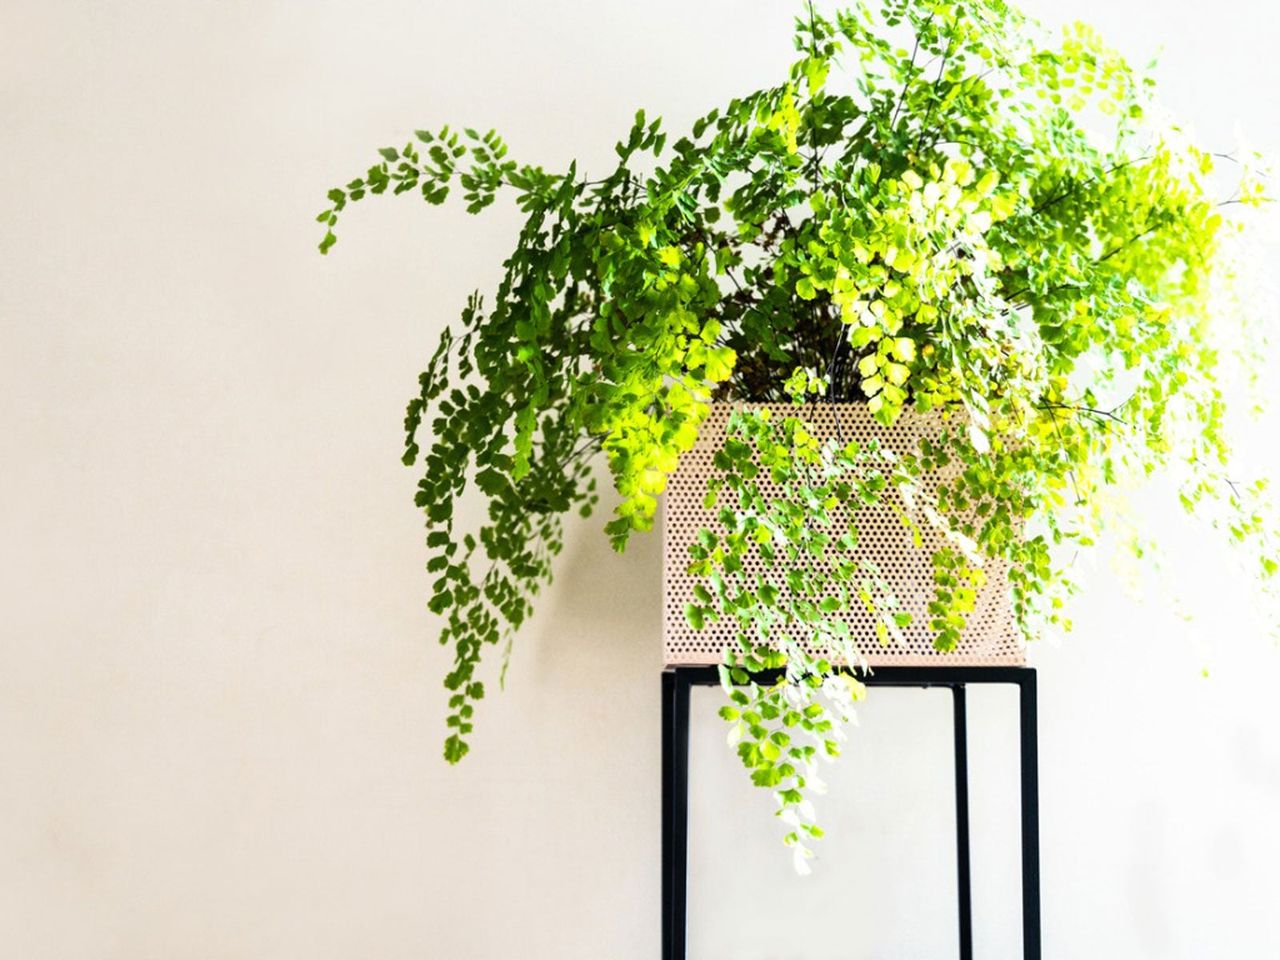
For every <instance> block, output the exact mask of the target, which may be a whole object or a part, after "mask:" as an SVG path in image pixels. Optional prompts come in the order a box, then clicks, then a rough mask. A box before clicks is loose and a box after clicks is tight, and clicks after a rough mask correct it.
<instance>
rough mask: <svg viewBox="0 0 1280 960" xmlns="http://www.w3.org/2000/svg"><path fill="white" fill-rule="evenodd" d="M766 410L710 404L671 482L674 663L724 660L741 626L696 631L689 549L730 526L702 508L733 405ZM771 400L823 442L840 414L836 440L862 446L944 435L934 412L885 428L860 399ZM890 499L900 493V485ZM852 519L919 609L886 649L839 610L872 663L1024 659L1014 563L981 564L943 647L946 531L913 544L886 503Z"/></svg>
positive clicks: (668, 638)
mask: <svg viewBox="0 0 1280 960" xmlns="http://www.w3.org/2000/svg"><path fill="white" fill-rule="evenodd" d="M761 406H765V405H762V404H729V403H715V404H712V406H711V413H710V414H709V415H708V417H707V419H706V420H705V421H704V422H703V424H702V428H701V430H700V432H699V436H698V440H697V442H696V444H695V445H694V448H693V449H692V450H690V451H689V452H688V453H686V454H685V455H684V456H683V457H682V458H681V460H680V465H679V467H678V468H677V470H676V472H675V473H674V474H673V475H672V476H671V478H670V480H669V481H668V484H667V491H666V494H665V495H664V497H663V500H664V504H663V525H662V593H663V603H664V611H663V651H664V662H665V663H667V664H672V665H674V664H716V663H720V662H721V661H722V659H723V652H724V649H725V647H726V646H728V645H730V644H732V643H734V639H733V632H734V624H733V623H732V622H730V621H720V622H714V623H710V622H709V623H707V624H706V625H705V626H704V627H703V629H702V630H694V629H693V628H692V627H691V626H689V624H688V622H687V621H686V620H685V617H684V609H685V605H686V604H688V603H689V602H690V601H692V600H693V588H694V585H695V584H696V583H697V582H698V578H696V577H693V576H690V575H689V573H688V572H687V567H688V564H689V553H688V546H689V544H690V543H692V542H693V540H694V538H695V536H696V535H697V532H698V530H699V529H700V528H701V527H704V526H705V527H708V528H709V529H711V530H713V531H715V532H717V533H719V532H721V531H722V529H723V528H722V527H721V526H720V525H719V523H718V522H717V521H716V519H715V514H714V511H713V510H707V509H706V508H705V507H704V506H703V499H704V497H705V496H706V493H707V480H708V479H709V478H710V477H711V475H712V472H713V470H714V468H713V466H712V458H713V457H714V456H715V454H716V451H717V450H719V449H720V446H721V444H722V443H723V441H724V435H725V428H726V425H727V423H728V417H729V412H730V411H731V410H732V409H734V408H735V407H737V408H742V407H749V408H755V409H759V408H760V407H761ZM767 406H769V408H770V409H771V410H772V411H774V412H775V413H776V414H777V415H779V416H784V415H787V414H788V413H790V412H793V411H794V412H796V413H798V414H799V415H802V416H803V417H804V419H805V420H806V422H807V423H808V424H809V429H810V430H811V432H812V433H813V434H814V436H816V437H818V438H819V439H826V438H828V437H834V436H837V430H836V418H837V417H839V428H840V429H839V436H840V437H841V438H842V439H843V440H844V441H845V442H848V441H850V440H856V441H858V442H860V443H865V442H867V441H869V440H871V439H873V438H874V439H877V440H879V442H880V443H881V444H882V445H883V446H885V447H888V448H889V449H891V450H893V451H895V452H897V453H914V452H916V451H917V450H918V449H919V443H920V440H921V439H922V438H926V437H931V438H932V437H937V436H939V435H940V434H941V433H942V431H943V422H942V417H941V415H940V414H939V413H937V412H932V413H928V414H920V413H915V412H908V413H904V414H903V415H902V416H901V417H900V418H899V419H898V421H897V423H895V424H894V425H893V426H892V427H885V426H883V425H882V424H880V423H878V422H877V421H876V420H875V419H874V417H872V415H871V413H870V412H869V411H868V410H867V408H866V406H865V405H863V404H837V405H834V406H833V405H830V404H810V405H805V406H803V407H799V406H788V405H786V404H770V405H767ZM958 469H959V464H958V463H957V462H956V461H953V462H952V463H951V464H949V465H948V466H947V467H945V468H943V469H941V470H939V471H937V472H936V473H934V474H933V475H932V476H931V477H923V478H921V481H920V485H921V487H922V489H923V491H924V492H925V493H927V494H932V493H933V492H934V491H936V489H937V487H938V485H939V484H940V483H942V482H943V481H944V480H948V479H951V478H954V477H955V476H956V471H957V470H958ZM758 482H759V484H760V490H761V493H762V494H764V495H765V496H766V497H768V496H777V495H778V493H779V491H778V488H777V487H776V486H774V485H773V484H772V483H771V482H770V481H769V478H768V476H767V475H766V474H763V473H762V474H761V475H760V477H759V479H758ZM891 495H892V496H895V497H896V496H897V493H896V490H895V491H894V492H893V493H892V494H891ZM898 503H899V504H901V501H900V500H899V501H898ZM834 519H835V522H836V524H838V525H839V526H840V527H844V526H845V525H846V524H847V523H848V520H849V514H848V512H847V511H839V512H837V513H836V515H835V517H834ZM855 519H856V526H857V531H858V546H857V548H856V549H857V550H858V551H859V553H861V555H862V556H864V557H866V558H867V559H869V560H871V561H873V562H874V563H875V564H876V565H877V566H878V567H879V569H880V572H881V575H882V576H883V577H884V579H885V580H886V581H887V582H888V583H889V585H890V588H891V590H892V591H893V593H894V594H895V595H896V596H897V598H898V600H899V602H900V603H901V604H902V607H903V608H904V609H905V610H907V611H908V612H910V613H911V614H912V621H911V623H910V624H909V625H908V626H907V627H905V628H904V629H903V631H902V633H903V639H902V640H901V641H891V645H889V646H882V645H881V644H880V643H879V641H878V640H877V639H876V636H875V626H874V622H873V620H872V618H871V615H870V614H869V613H868V611H867V610H865V609H864V608H862V607H861V606H859V607H858V608H857V609H855V610H849V611H842V612H840V613H839V614H837V616H839V617H840V618H841V619H843V620H845V622H847V623H848V624H849V626H850V629H851V632H852V634H853V638H854V641H855V647H856V648H857V650H858V652H859V653H860V654H861V655H862V656H863V657H865V659H866V662H867V664H868V665H869V666H872V667H876V666H916V667H919V666H995V665H1005V666H1007V665H1022V664H1023V663H1025V662H1026V652H1025V645H1024V644H1023V642H1022V639H1021V637H1020V636H1019V634H1018V631H1017V628H1016V627H1015V625H1014V622H1013V611H1012V606H1011V602H1010V597H1009V579H1008V565H1007V563H1004V562H1002V561H996V560H987V561H986V563H985V564H984V565H983V570H984V572H985V573H986V575H987V580H986V583H985V584H984V585H983V586H982V587H981V588H979V589H978V591H977V596H976V600H975V603H974V609H973V612H972V613H971V614H970V615H969V617H968V622H967V626H966V628H965V630H964V633H963V635H962V639H961V641H960V643H959V644H958V646H957V648H956V649H955V650H953V651H951V652H949V653H942V652H940V651H938V650H937V649H935V648H934V646H933V635H932V632H931V631H930V630H929V626H928V624H929V619H930V618H929V615H928V610H927V605H928V603H929V601H930V600H931V599H932V598H933V590H934V586H933V565H932V562H931V559H930V558H931V557H932V555H933V553H934V552H935V551H936V550H937V549H938V548H939V547H941V546H942V545H943V543H944V540H943V537H942V534H940V533H939V532H938V531H936V530H934V529H933V528H931V527H930V526H929V525H928V524H921V526H920V529H921V533H922V534H923V537H924V543H923V545H922V546H921V547H916V546H915V545H914V544H913V542H912V538H911V532H910V531H909V530H908V529H907V528H906V527H905V526H904V525H903V524H902V522H901V520H899V518H898V517H897V516H896V515H895V514H894V513H893V511H892V509H891V508H890V507H889V506H888V505H887V504H880V505H877V506H874V507H867V508H864V509H863V510H860V511H858V512H857V515H856V518H855ZM746 562H747V572H748V573H749V574H750V573H760V572H763V571H764V567H763V564H762V563H761V561H760V559H759V557H758V556H753V555H749V556H748V557H747V561H746Z"/></svg>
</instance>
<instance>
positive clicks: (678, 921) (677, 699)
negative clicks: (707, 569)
mask: <svg viewBox="0 0 1280 960" xmlns="http://www.w3.org/2000/svg"><path fill="white" fill-rule="evenodd" d="M759 679H761V680H762V681H765V682H769V679H770V678H769V677H768V676H765V675H761V676H760V678H759ZM860 679H861V680H862V681H863V682H864V683H866V684H867V685H868V686H877V687H921V688H925V687H949V688H950V689H951V694H952V703H953V716H954V731H955V778H956V863H957V869H958V881H959V882H958V890H959V921H960V958H961V960H972V958H973V919H972V912H971V904H970V883H969V760H968V745H967V729H966V727H967V715H966V709H965V687H966V686H967V685H968V684H982V683H997V684H1016V685H1017V687H1018V693H1019V711H1018V714H1019V728H1020V736H1019V740H1020V745H1021V746H1020V761H1021V780H1022V789H1021V794H1022V796H1021V807H1022V955H1023V957H1024V958H1025V960H1040V809H1039V799H1038V758H1037V743H1036V672H1035V670H1032V669H1030V668H1029V667H881V668H879V669H877V670H876V671H875V672H874V673H872V674H870V675H868V676H865V677H860ZM719 683H720V676H719V671H718V670H717V669H716V668H715V667H704V666H688V667H668V668H667V669H666V670H664V671H663V673H662V960H685V939H686V937H685V934H686V930H687V922H686V920H687V917H686V908H687V892H688V891H687V884H688V836H689V690H690V688H692V687H694V686H716V685H718V684H719Z"/></svg>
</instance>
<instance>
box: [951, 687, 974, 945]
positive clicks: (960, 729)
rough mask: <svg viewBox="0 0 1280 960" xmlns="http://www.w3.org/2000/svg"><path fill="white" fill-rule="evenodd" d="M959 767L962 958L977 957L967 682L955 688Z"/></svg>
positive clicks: (958, 870) (958, 877)
mask: <svg viewBox="0 0 1280 960" xmlns="http://www.w3.org/2000/svg"><path fill="white" fill-rule="evenodd" d="M951 705H952V716H953V724H952V727H953V730H954V731H955V754H956V762H955V770H956V889H957V891H958V894H959V900H960V960H973V906H972V894H971V884H970V872H969V736H968V711H967V710H966V707H965V689H964V684H962V683H957V684H955V685H953V686H952V687H951Z"/></svg>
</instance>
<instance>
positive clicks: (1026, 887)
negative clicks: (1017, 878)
mask: <svg viewBox="0 0 1280 960" xmlns="http://www.w3.org/2000/svg"><path fill="white" fill-rule="evenodd" d="M1018 693H1019V720H1020V723H1019V726H1020V733H1021V741H1022V747H1021V767H1022V955H1023V957H1024V958H1026V960H1040V786H1039V781H1040V773H1039V750H1038V747H1037V743H1036V739H1037V731H1036V673H1035V671H1034V670H1031V669H1028V670H1026V671H1023V672H1022V677H1021V679H1020V680H1019V682H1018Z"/></svg>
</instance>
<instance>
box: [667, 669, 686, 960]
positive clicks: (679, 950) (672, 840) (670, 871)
mask: <svg viewBox="0 0 1280 960" xmlns="http://www.w3.org/2000/svg"><path fill="white" fill-rule="evenodd" d="M688 834H689V680H688V678H686V677H683V676H681V675H680V672H679V671H678V670H667V671H664V672H663V674H662V957H663V960H685V927H686V912H685V911H686V907H687V902H688V889H687V888H688Z"/></svg>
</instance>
